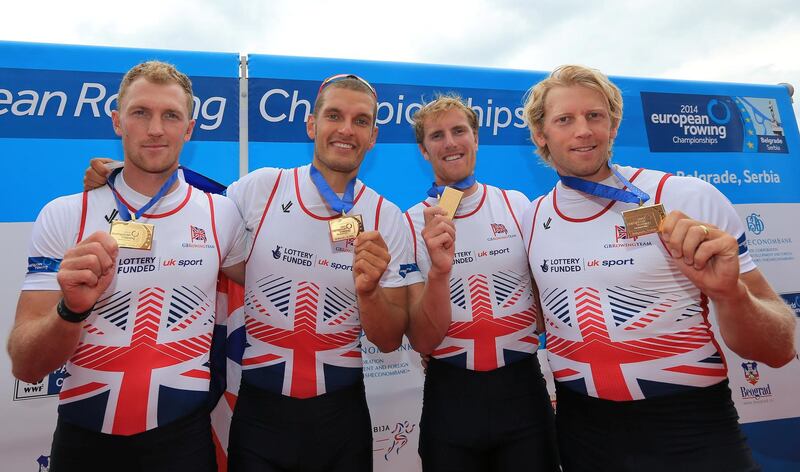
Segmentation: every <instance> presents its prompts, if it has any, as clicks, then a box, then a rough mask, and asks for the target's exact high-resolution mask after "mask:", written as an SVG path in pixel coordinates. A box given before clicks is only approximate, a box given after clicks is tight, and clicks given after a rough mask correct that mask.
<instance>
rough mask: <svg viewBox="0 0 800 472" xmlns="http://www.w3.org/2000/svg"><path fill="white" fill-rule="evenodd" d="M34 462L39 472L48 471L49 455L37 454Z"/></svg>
mask: <svg viewBox="0 0 800 472" xmlns="http://www.w3.org/2000/svg"><path fill="white" fill-rule="evenodd" d="M36 463H37V464H38V465H39V472H49V470H50V456H39V458H38V459H36Z"/></svg>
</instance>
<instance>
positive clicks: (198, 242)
mask: <svg viewBox="0 0 800 472" xmlns="http://www.w3.org/2000/svg"><path fill="white" fill-rule="evenodd" d="M181 246H182V247H186V248H195V249H215V248H216V246H214V245H213V244H209V243H208V236H206V230H205V229H203V228H201V227H199V226H194V225H189V242H188V243H183V244H181Z"/></svg>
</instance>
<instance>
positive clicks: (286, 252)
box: [272, 246, 352, 269]
mask: <svg viewBox="0 0 800 472" xmlns="http://www.w3.org/2000/svg"><path fill="white" fill-rule="evenodd" d="M272 257H273V258H275V259H276V260H279V261H283V262H288V263H290V264H296V265H301V266H306V267H311V266H312V265H313V264H314V260H313V259H314V254H312V253H310V252H306V251H301V250H299V249H292V248H288V247H283V246H275V249H273V250H272ZM348 267H350V269H352V266H348Z"/></svg>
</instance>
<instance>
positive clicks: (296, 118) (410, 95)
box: [248, 78, 529, 145]
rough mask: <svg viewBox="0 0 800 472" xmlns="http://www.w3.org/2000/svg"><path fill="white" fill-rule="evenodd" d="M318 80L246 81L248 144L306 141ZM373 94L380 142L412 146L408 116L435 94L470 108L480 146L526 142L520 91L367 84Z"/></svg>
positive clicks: (412, 140)
mask: <svg viewBox="0 0 800 472" xmlns="http://www.w3.org/2000/svg"><path fill="white" fill-rule="evenodd" d="M319 84H320V81H310V80H287V79H259V78H251V79H249V80H248V86H249V89H250V90H249V97H250V100H249V105H248V107H249V108H248V109H249V122H250V126H251V128H250V140H251V141H264V142H301V143H304V142H307V141H308V136H307V135H306V126H305V122H306V120H307V118H308V115H310V114H311V112H312V109H313V107H314V99H315V98H316V96H317V90H318V88H319ZM372 85H373V86H374V87H375V90H376V91H377V92H378V116H377V125H378V127H379V128H380V142H381V143H386V144H389V143H414V142H416V141H415V139H414V132H413V130H412V129H411V126H412V123H413V117H414V113H416V111H417V110H419V109H420V108H421V107H422V105H423V104H424V103H425V102H427V101H431V100H432V99H433V98H434V97H435V96H436V95H437V94H441V93H448V92H454V93H457V94H458V95H460V96H461V97H462V98H463V99H464V100H465V101H466V102H467V104H469V106H471V107H472V109H473V110H475V113H476V114H477V115H478V122H479V123H480V133H479V134H480V142H481V143H482V144H489V145H508V144H514V145H524V144H526V143H527V142H528V141H527V140H528V139H529V137H528V136H529V135H528V128H527V126H526V125H525V122H524V119H523V116H522V101H521V96H522V94H521V91H511V90H495V89H476V88H460V87H431V86H418V85H408V84H382V83H373V84H372Z"/></svg>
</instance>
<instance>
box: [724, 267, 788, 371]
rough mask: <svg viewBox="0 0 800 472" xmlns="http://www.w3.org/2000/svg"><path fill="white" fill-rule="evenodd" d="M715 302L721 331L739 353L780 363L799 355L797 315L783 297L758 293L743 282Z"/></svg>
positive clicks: (729, 344)
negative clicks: (797, 348)
mask: <svg viewBox="0 0 800 472" xmlns="http://www.w3.org/2000/svg"><path fill="white" fill-rule="evenodd" d="M712 302H713V303H714V307H715V308H716V311H717V323H718V324H719V329H720V333H722V337H723V339H724V340H725V343H726V344H727V345H728V347H729V348H730V349H731V350H733V351H734V352H735V353H736V354H738V355H739V356H741V357H743V358H746V359H753V360H756V361H760V362H764V363H766V364H767V365H769V366H771V367H780V366H782V365H784V364H786V363H787V362H789V361H790V360H792V358H794V356H795V355H796V352H795V346H794V338H795V316H794V313H792V311H791V309H790V308H789V307H788V306H786V304H785V303H783V302H782V301H781V300H780V299H779V298H773V297H768V298H764V297H757V296H756V295H754V294H753V293H751V291H750V290H749V289H748V286H747V285H746V284H744V283H743V282H740V283H739V288H738V290H737V291H736V292H735V293H732V294H730V295H729V296H726V297H718V298H717V299H716V300H712Z"/></svg>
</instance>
